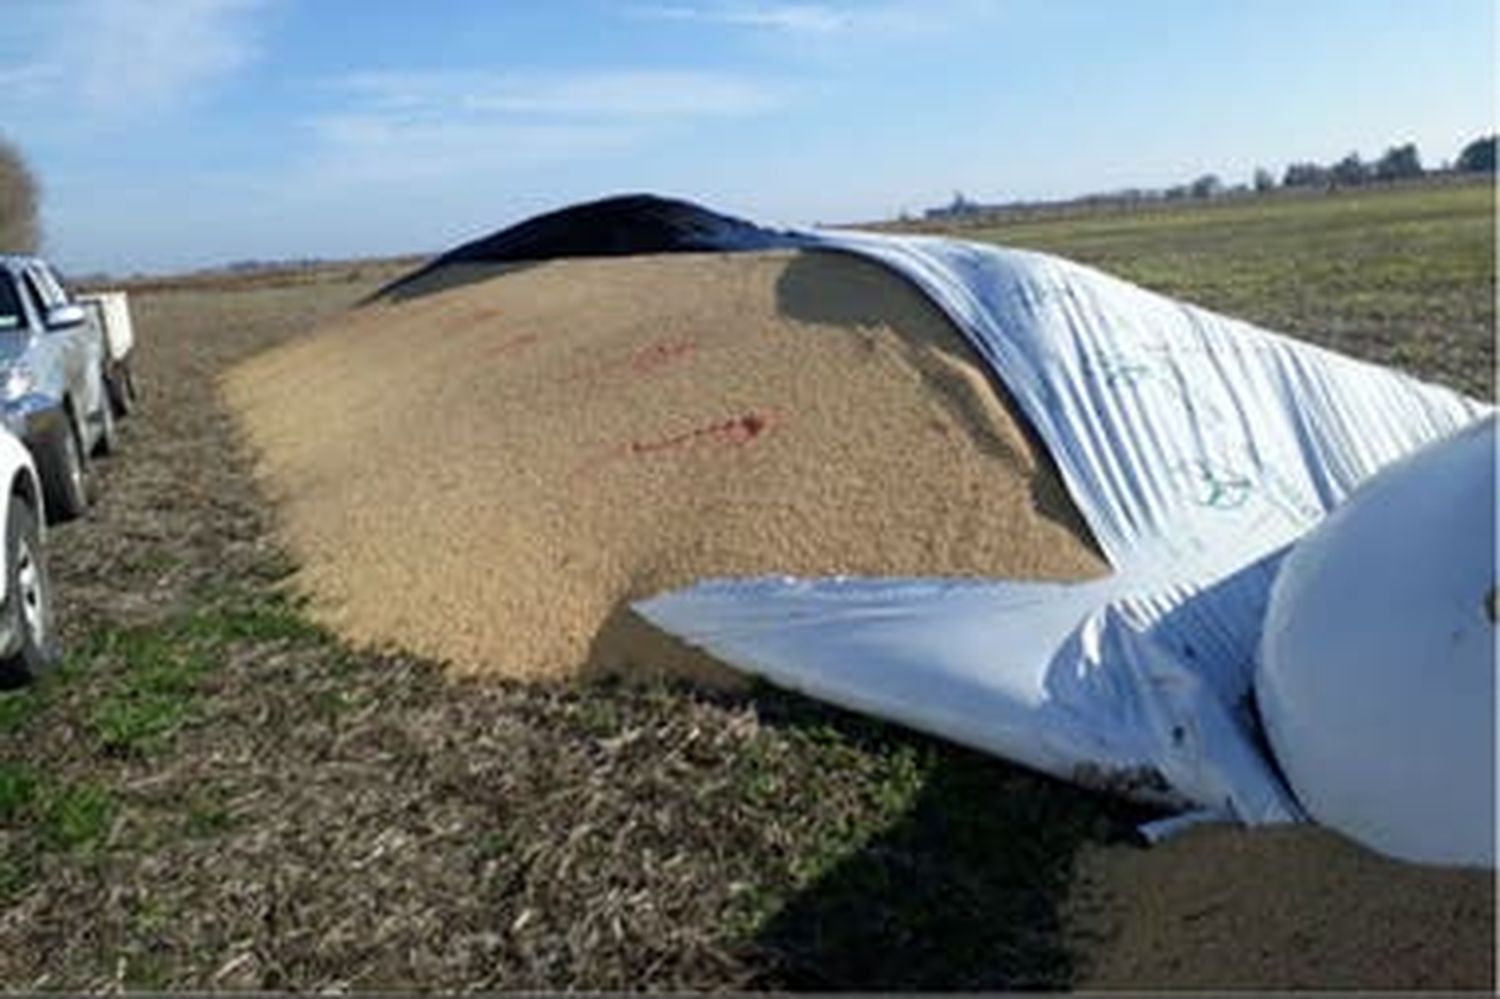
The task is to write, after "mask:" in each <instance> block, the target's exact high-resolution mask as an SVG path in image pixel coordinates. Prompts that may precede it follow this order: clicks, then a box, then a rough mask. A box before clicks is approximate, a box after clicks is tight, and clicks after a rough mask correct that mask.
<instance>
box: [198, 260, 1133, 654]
mask: <svg viewBox="0 0 1500 999" xmlns="http://www.w3.org/2000/svg"><path fill="white" fill-rule="evenodd" d="M477 276H479V275H476V274H472V273H470V274H466V275H464V280H465V281H467V282H468V283H457V282H455V283H454V286H453V287H448V288H446V289H443V290H437V291H434V292H432V293H430V294H424V295H421V296H418V297H411V298H407V299H405V300H402V301H399V302H379V303H374V304H371V305H368V306H366V307H364V308H361V309H358V310H356V311H354V312H351V313H349V314H348V315H346V316H343V317H341V318H339V319H337V320H336V321H334V322H333V323H331V324H329V325H326V326H324V327H322V328H321V329H319V330H317V331H315V332H314V333H313V334H312V335H310V336H308V337H306V338H304V339H302V340H299V341H297V342H294V343H291V344H289V345H286V346H284V347H280V348H278V349H276V350H273V351H271V352H269V353H267V354H264V355H261V356H259V357H257V358H254V359H252V360H251V361H249V362H247V363H245V364H242V365H240V366H239V367H238V368H236V369H234V370H233V371H232V372H231V373H230V374H229V376H228V377H227V378H226V381H225V386H224V389H225V395H226V397H227V399H228V401H229V403H230V406H231V408H232V409H233V410H234V411H235V412H236V413H237V414H238V416H239V418H240V420H241V422H242V426H243V428H244V430H245V431H246V436H247V439H248V441H249V443H250V445H251V447H252V449H253V451H254V452H255V454H256V455H257V458H258V472H259V475H260V477H261V479H262V481H263V483H264V484H265V486H266V488H267V490H268V492H269V494H270V495H271V496H272V497H273V498H274V499H276V500H277V501H278V502H279V505H280V507H281V522H282V529H283V531H284V533H285V536H286V540H287V541H288V543H289V544H290V546H291V547H292V550H293V551H294V552H295V553H296V555H297V557H298V559H299V561H300V563H301V565H302V570H301V573H300V581H301V584H302V586H303V587H304V588H305V590H306V591H307V592H308V593H309V594H310V595H311V596H312V598H313V609H314V613H315V614H316V615H317V616H318V617H319V618H320V619H321V620H323V621H324V622H326V623H328V624H330V625H331V626H333V627H334V628H335V629H337V630H338V631H340V632H341V633H343V634H344V635H346V636H347V637H349V638H351V639H353V640H355V641H357V642H369V643H376V644H379V643H385V642H393V643H398V644H400V645H403V646H405V647H407V648H410V649H413V650H414V651H418V652H421V653H424V654H427V655H431V656H434V657H437V658H440V659H445V660H448V661H450V662H451V663H452V664H453V666H454V667H455V668H456V669H458V670H461V671H464V672H483V671H498V672H501V673H504V674H507V675H512V676H523V677H540V676H556V675H562V674H567V673H570V672H575V671H578V670H591V671H608V672H617V671H642V670H644V671H656V670H694V669H701V668H703V666H704V664H703V662H702V661H701V660H699V659H697V657H696V656H694V655H692V654H690V653H688V652H687V651H686V650H684V649H681V648H677V647H675V646H674V645H673V644H672V643H671V642H669V640H667V639H666V638H665V637H664V636H660V635H657V634H655V633H654V632H652V631H651V629H650V628H649V627H648V626H646V625H645V624H643V623H642V622H640V621H639V620H637V619H635V617H634V615H633V614H632V613H630V612H629V611H628V609H627V607H626V605H627V603H628V601H630V600H633V599H636V598H639V597H642V596H646V595H649V594H653V593H657V592H660V591H662V590H665V589H670V588H674V587H678V586H682V585H686V584H688V583H691V582H692V581H694V580H696V579H699V578H703V577H708V576H719V575H751V574H766V573H788V574H797V575H829V574H838V573H848V574H881V575H906V574H921V575H991V576H1009V577H1018V578H1034V579H1076V578H1083V577H1086V576H1093V575H1099V574H1101V573H1103V572H1104V571H1105V565H1104V563H1103V561H1102V560H1101V559H1100V557H1099V556H1098V555H1097V554H1096V552H1095V550H1094V548H1093V546H1092V543H1091V542H1089V541H1087V540H1086V537H1087V534H1086V530H1085V529H1084V528H1083V526H1082V524H1081V521H1080V520H1079V518H1078V516H1077V513H1076V511H1075V510H1074V509H1073V507H1072V505H1071V503H1070V502H1069V501H1068V499H1067V497H1066V495H1065V493H1064V490H1063V488H1062V486H1061V484H1060V482H1059V481H1058V479H1057V476H1056V473H1055V471H1054V470H1053V469H1052V468H1051V466H1050V465H1049V464H1048V462H1047V459H1046V458H1045V455H1044V453H1043V452H1042V451H1041V450H1040V448H1039V446H1038V445H1037V444H1036V443H1035V442H1034V441H1032V440H1031V439H1029V437H1028V436H1027V434H1026V432H1025V430H1024V429H1023V427H1022V426H1021V425H1020V424H1019V423H1018V421H1017V418H1016V417H1015V415H1014V412H1013V409H1012V408H1011V404H1010V403H1009V401H1008V400H1007V399H1006V398H1004V396H1003V395H1002V393H1001V391H1000V390H999V389H998V387H997V385H996V384H995V382H994V381H993V379H992V378H991V377H990V376H989V375H988V373H987V372H986V371H985V369H984V367H983V365H982V363H981V362H980V361H979V360H978V358H977V357H976V356H975V355H974V354H973V353H972V351H971V350H970V349H969V348H968V347H967V345H966V344H965V343H964V342H963V341H962V339H961V337H960V334H959V333H958V332H957V331H956V330H955V329H954V328H953V327H952V326H951V324H949V323H948V321H947V320H946V319H945V318H944V317H943V316H942V315H941V314H940V313H939V312H938V311H937V310H936V309H935V308H934V307H933V306H932V305H931V304H930V303H929V302H928V301H927V300H926V299H925V298H923V297H922V296H921V295H920V294H918V293H917V292H916V291H915V290H913V289H912V288H910V287H909V286H908V285H906V284H905V283H904V282H902V281H901V280H900V279H899V278H897V277H896V276H894V275H892V274H889V273H887V272H886V271H884V270H882V269H880V268H879V267H877V266H876V265H874V264H871V263H868V262H865V261H861V260H858V259H855V258H853V257H849V256H845V255H841V254H833V253H826V252H794V251H771V252H759V253H740V254H680V255H672V256H644V257H628V258H613V259H592V260H582V259H578V260H560V261H553V262H549V263H542V264H534V265H520V266H514V267H511V268H509V269H508V270H506V271H504V272H503V273H494V274H493V275H492V276H490V277H488V279H485V280H475V278H476V277H477ZM721 678H722V677H721Z"/></svg>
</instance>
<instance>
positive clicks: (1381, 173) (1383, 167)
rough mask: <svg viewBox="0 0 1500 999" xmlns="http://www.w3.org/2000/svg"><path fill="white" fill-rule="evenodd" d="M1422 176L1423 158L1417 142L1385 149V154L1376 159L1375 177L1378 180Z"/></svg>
mask: <svg viewBox="0 0 1500 999" xmlns="http://www.w3.org/2000/svg"><path fill="white" fill-rule="evenodd" d="M1420 176H1422V158H1421V157H1420V156H1418V155H1417V146H1416V144H1415V143H1412V142H1408V143H1407V144H1406V145H1404V146H1392V147H1391V148H1389V149H1387V150H1386V151H1385V155H1384V156H1382V157H1380V159H1378V160H1376V161H1375V178H1376V179H1377V180H1402V179H1404V178H1407V177H1420Z"/></svg>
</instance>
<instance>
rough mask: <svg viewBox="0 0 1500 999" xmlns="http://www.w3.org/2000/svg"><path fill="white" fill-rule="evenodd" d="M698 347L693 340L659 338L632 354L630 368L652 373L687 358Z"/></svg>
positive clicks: (641, 373) (640, 372)
mask: <svg viewBox="0 0 1500 999" xmlns="http://www.w3.org/2000/svg"><path fill="white" fill-rule="evenodd" d="M697 349H698V345H697V344H696V343H694V342H693V341H691V340H658V341H657V342H655V343H650V344H647V345H646V346H644V347H642V348H641V349H640V350H637V351H636V352H635V353H634V354H632V355H630V361H629V364H630V370H631V371H634V372H635V373H636V374H638V375H645V374H650V373H651V372H653V371H655V370H657V369H658V368H664V367H666V366H668V365H670V364H674V363H676V362H677V361H681V360H684V359H686V358H687V357H688V356H689V355H690V354H692V353H693V351H695V350H697Z"/></svg>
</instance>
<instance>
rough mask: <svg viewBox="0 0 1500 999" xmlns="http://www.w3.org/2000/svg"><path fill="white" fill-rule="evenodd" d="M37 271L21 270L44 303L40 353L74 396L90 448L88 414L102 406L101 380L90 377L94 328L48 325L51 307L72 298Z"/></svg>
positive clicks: (28, 287)
mask: <svg viewBox="0 0 1500 999" xmlns="http://www.w3.org/2000/svg"><path fill="white" fill-rule="evenodd" d="M37 271H38V269H37V268H36V266H35V265H28V266H27V267H25V268H23V269H22V271H21V285H22V288H23V289H24V290H25V293H28V294H30V295H31V296H32V298H33V299H34V300H35V301H36V302H37V303H38V304H39V305H40V306H41V308H40V312H41V315H40V317H39V318H40V324H39V325H40V329H41V334H40V336H38V338H37V340H38V343H37V345H36V348H35V349H36V350H37V351H38V354H39V355H41V356H43V357H46V358H47V361H46V362H45V363H47V364H50V365H55V367H54V368H53V370H54V371H55V372H56V373H57V375H59V376H60V380H61V382H62V384H60V385H58V386H57V389H58V390H62V391H66V392H67V394H68V395H69V396H70V397H71V398H72V400H73V416H74V419H76V420H77V421H78V432H79V433H80V434H82V435H83V437H84V446H85V447H88V446H89V443H90V442H89V426H88V423H87V416H88V414H90V413H93V412H95V411H96V410H97V409H98V406H99V403H100V401H101V400H100V399H99V398H98V395H99V393H98V390H97V386H96V385H95V384H94V383H95V382H97V381H98V379H96V378H91V377H90V376H89V375H90V372H89V361H90V352H89V339H90V333H91V332H92V331H91V330H90V329H89V328H88V326H87V325H86V324H85V325H80V326H70V327H50V326H48V325H47V324H46V323H47V312H48V310H50V309H53V308H55V307H56V306H59V305H66V304H68V299H67V295H66V294H65V293H64V292H63V290H62V288H61V287H60V286H59V285H58V284H57V282H56V281H52V280H49V279H44V278H43V277H42V276H40V275H39V274H38V272H37ZM39 359H40V358H39ZM96 363H97V362H96ZM38 375H39V377H42V378H44V379H45V378H46V377H47V375H46V374H45V373H44V372H40V371H39V372H38Z"/></svg>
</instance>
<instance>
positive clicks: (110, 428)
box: [94, 372, 120, 456]
mask: <svg viewBox="0 0 1500 999" xmlns="http://www.w3.org/2000/svg"><path fill="white" fill-rule="evenodd" d="M99 377H100V379H101V384H102V385H103V387H104V392H103V398H101V399H100V400H99V439H98V440H97V441H95V442H94V453H95V454H97V455H101V456H104V455H111V454H114V453H115V452H116V451H118V450H119V449H120V431H119V427H117V426H116V425H115V404H114V402H113V400H111V399H110V391H109V379H108V378H105V377H104V374H103V372H100V374H99Z"/></svg>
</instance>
